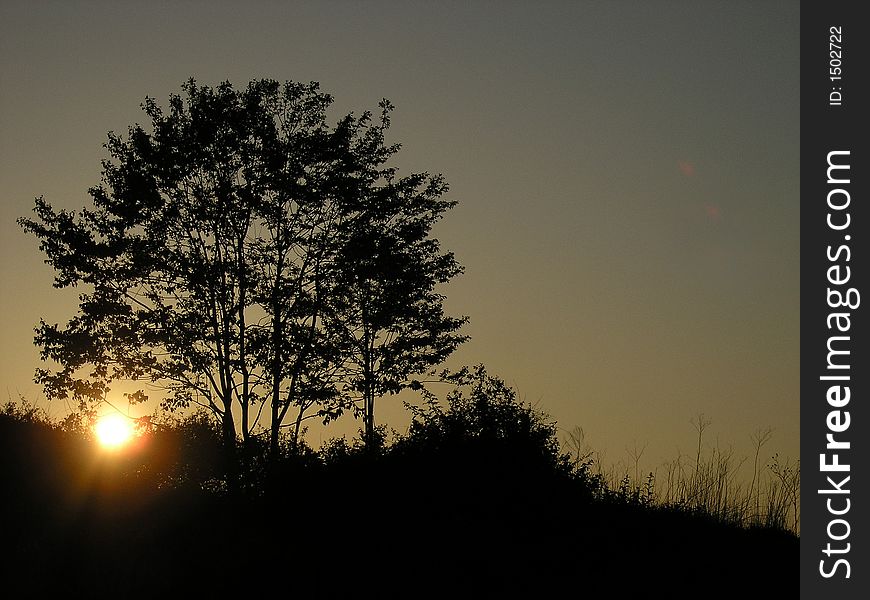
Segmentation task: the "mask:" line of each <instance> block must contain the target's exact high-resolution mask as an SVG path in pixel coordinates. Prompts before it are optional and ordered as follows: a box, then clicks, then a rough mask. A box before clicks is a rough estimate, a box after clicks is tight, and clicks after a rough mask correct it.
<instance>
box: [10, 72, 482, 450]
mask: <svg viewBox="0 0 870 600" xmlns="http://www.w3.org/2000/svg"><path fill="white" fill-rule="evenodd" d="M183 91H184V92H185V96H184V97H182V96H181V95H172V96H171V97H170V100H169V107H168V110H167V111H166V112H164V110H163V109H162V108H161V107H160V106H159V105H158V104H157V103H156V101H155V100H154V99H152V98H147V99H146V101H145V103H144V104H143V109H144V111H145V113H146V114H147V115H148V117H149V119H150V121H151V127H150V131H146V130H145V128H143V127H142V126H140V125H135V126H133V127H130V128H129V131H128V134H127V136H120V135H115V134H112V133H110V134H109V139H108V142H107V143H106V145H105V146H106V148H107V149H108V152H109V154H110V157H111V158H110V159H109V160H105V161H103V182H102V184H101V185H98V186H96V187H94V188H92V189H91V190H89V193H90V196H91V198H92V200H93V207H92V208H85V209H83V210H82V211H80V212H78V213H71V212H67V211H56V210H54V209H53V208H52V207H51V205H49V204H48V203H47V202H46V201H45V200H44V199H43V198H38V199H37V200H36V206H35V209H34V211H35V213H36V218H33V219H26V218H22V219H19V223H20V225H21V226H22V227H23V228H24V229H25V230H26V231H28V232H30V233H33V234H34V235H36V236H37V237H38V238H39V239H40V241H41V245H40V248H41V250H42V251H43V252H44V253H45V254H46V262H47V263H48V264H50V265H52V267H54V269H55V270H56V275H55V281H54V285H55V287H59V288H62V287H67V286H76V285H82V286H83V287H84V288H85V290H86V291H85V292H84V293H82V294H81V295H80V301H79V307H78V314H77V315H76V316H74V317H73V318H72V319H70V321H69V322H68V323H67V324H66V326H65V327H61V326H60V325H57V324H54V325H51V324H48V323H46V322H44V321H41V322H40V324H39V326H38V327H37V329H36V338H35V341H36V344H37V345H38V346H39V347H40V348H41V355H42V358H43V359H44V360H48V359H50V360H52V361H54V362H55V363H57V364H58V365H59V368H58V369H54V370H52V369H49V368H40V369H38V370H37V373H36V381H37V382H38V383H42V384H43V386H44V388H45V391H46V395H47V396H48V397H50V398H67V397H72V398H73V399H75V400H77V401H79V402H80V403H82V404H85V405H87V404H89V403H92V402H99V401H101V400H103V399H104V398H105V395H106V394H107V393H108V391H109V389H110V386H111V384H112V382H114V381H117V380H136V381H145V382H148V385H147V387H150V388H151V389H156V390H158V392H159V393H160V394H161V396H162V406H163V407H164V408H166V409H168V410H174V409H177V408H184V407H188V406H190V405H198V406H201V407H204V408H206V409H208V410H209V411H211V413H212V414H214V415H215V416H216V417H217V418H218V419H219V420H220V422H221V427H222V432H223V439H224V442H225V446H226V447H227V448H229V449H232V452H234V451H235V450H234V449H235V443H236V439H237V436H238V435H240V436H241V438H242V440H243V441H249V440H250V438H251V436H252V435H254V433H255V431H257V430H258V428H260V427H262V428H263V429H264V430H265V431H267V432H268V436H269V439H270V444H271V448H272V450H273V453H274V452H277V449H278V440H279V435H280V432H281V428H282V427H286V426H288V423H287V422H286V421H287V420H288V419H289V417H288V414H289V412H290V410H291V409H294V408H295V410H296V414H295V419H294V420H293V422H292V423H290V424H289V425H295V429H294V436H298V434H299V429H300V424H301V422H302V421H303V420H305V419H307V418H311V417H320V418H322V419H323V420H324V422H328V421H329V420H331V419H334V418H336V417H338V416H339V415H341V414H342V412H343V411H346V410H348V409H350V408H354V407H355V406H356V404H355V402H357V401H358V400H359V399H358V398H357V397H355V396H354V394H353V392H354V391H355V390H359V389H364V390H366V392H365V394H367V395H366V398H367V399H369V400H368V401H369V404H367V405H366V406H373V398H372V396H371V395H372V394H373V393H377V394H382V393H385V392H392V391H396V390H397V389H400V388H401V387H402V386H403V385H406V384H407V383H406V382H404V379H406V378H407V377H408V376H410V375H412V374H413V373H415V372H419V371H420V370H422V369H423V368H425V367H427V366H429V365H432V364H436V363H437V362H440V361H441V360H443V359H444V358H445V357H446V356H447V355H448V354H449V353H450V352H451V351H452V350H453V349H454V348H455V347H456V345H458V344H459V343H461V342H462V341H463V340H464V339H465V338H464V337H462V336H459V335H456V334H454V332H455V330H456V329H458V328H459V327H460V326H461V324H462V323H463V322H464V319H450V318H447V317H444V316H443V312H442V309H441V300H442V297H441V296H439V295H437V294H436V293H435V291H434V286H435V285H436V284H438V283H444V282H446V281H447V280H449V279H450V278H451V277H452V276H454V275H456V274H457V273H459V272H460V270H461V268H460V267H459V266H458V264H457V263H456V262H455V260H454V259H453V256H452V255H451V254H441V253H440V251H439V250H438V243H437V240H434V239H431V238H429V236H428V234H429V228H430V226H431V224H432V222H434V220H436V219H437V218H438V217H440V215H441V214H442V213H443V212H444V211H445V210H447V209H448V208H449V207H450V206H452V203H447V202H444V201H442V200H440V198H439V197H440V196H441V194H442V193H443V192H444V191H445V190H446V187H445V186H444V184H443V182H442V180H441V178H440V177H437V176H436V177H430V176H428V175H427V174H415V175H410V176H407V177H403V178H398V177H396V169H395V168H393V167H387V166H386V162H387V161H388V160H389V159H390V158H391V157H392V156H393V155H394V154H395V153H396V152H397V151H398V149H399V146H397V145H392V146H387V145H385V143H384V133H385V131H386V129H387V128H388V127H389V113H390V111H391V110H392V106H390V105H389V103H387V102H386V101H383V102H382V103H381V118H380V121H379V122H375V121H374V119H373V118H372V115H371V114H370V113H368V112H365V113H363V114H362V115H360V116H358V117H356V116H354V115H353V114H352V113H351V114H348V115H346V116H345V117H343V118H342V119H341V120H340V121H338V123H337V124H336V125H335V126H333V127H329V126H328V125H327V121H326V111H327V109H328V107H329V106H330V104H331V102H332V98H331V97H330V96H329V95H327V94H324V93H322V92H321V91H320V89H319V86H318V84H317V83H310V84H299V83H293V82H288V83H285V84H283V85H282V84H279V83H277V82H275V81H271V80H259V81H253V82H251V83H250V84H249V85H248V86H247V88H246V89H244V90H236V89H234V88H233V87H232V85H231V84H230V83H228V82H226V83H223V84H221V85H219V86H218V87H216V88H209V87H205V86H199V85H197V84H196V82H195V81H194V80H190V81H188V82H187V83H186V84H185V85H184V86H183ZM381 227H383V229H381ZM386 247H390V248H392V249H393V250H394V251H391V252H390V253H383V252H381V250H380V249H381V248H386ZM368 265H373V266H372V267H371V268H369V266H368ZM387 289H389V290H390V292H389V293H386V292H385V291H384V290H387ZM360 294H369V295H370V296H366V297H365V298H364V297H362V296H360ZM369 297H370V298H371V301H369V300H367V298H369ZM375 301H376V302H378V303H380V305H385V304H386V303H387V302H390V303H393V304H394V305H395V306H394V307H393V308H390V309H388V308H386V307H385V306H381V307H379V308H378V309H376V310H374V311H373V310H371V309H370V308H369V307H370V306H371V305H372V302H375ZM399 305H401V306H404V307H414V309H413V310H405V309H401V310H399V309H398V306H399ZM363 306H365V307H366V308H365V309H364V311H363V312H364V315H363V316H361V313H360V312H359V309H360V307H363ZM360 324H362V327H363V329H364V331H365V332H368V333H365V336H368V337H365V336H364V339H365V341H366V344H367V345H366V348H374V347H375V346H376V345H377V344H378V342H377V341H376V340H381V342H380V343H381V346H382V347H389V348H390V351H389V352H388V351H386V350H384V351H382V352H381V353H380V354H379V355H378V358H377V359H376V362H375V361H373V360H369V359H371V356H370V357H369V359H367V360H369V362H368V363H367V365H368V367H367V369H368V370H367V371H366V375H365V378H364V380H365V381H367V382H368V383H366V384H360V383H359V381H360V380H359V376H358V374H357V372H356V371H355V370H354V365H355V364H356V363H357V362H358V361H357V360H356V356H357V354H358V352H357V347H355V346H354V345H353V344H351V343H350V338H351V337H353V335H355V334H356V333H357V331H358V326H360ZM383 332H388V340H386V341H385V340H384V339H383V338H382V337H378V336H381V334H382V333H383ZM369 355H372V352H369ZM393 356H395V357H400V358H387V357H393ZM375 373H378V374H379V378H378V377H376V376H375ZM144 387H146V386H143V389H141V390H139V391H137V392H135V393H133V394H130V395H129V397H130V400H131V401H144V400H145V399H147V394H146V391H145V389H144ZM312 410H313V412H312ZM366 414H367V415H370V414H371V410H369V412H367V413H366ZM264 419H267V420H268V425H267V426H264V425H262V423H261V421H263V420H264ZM367 422H368V421H367ZM231 462H232V461H231Z"/></svg>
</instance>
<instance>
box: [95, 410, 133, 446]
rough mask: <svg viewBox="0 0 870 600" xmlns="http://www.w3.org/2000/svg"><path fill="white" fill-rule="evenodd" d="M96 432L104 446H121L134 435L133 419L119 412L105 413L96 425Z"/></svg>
mask: <svg viewBox="0 0 870 600" xmlns="http://www.w3.org/2000/svg"><path fill="white" fill-rule="evenodd" d="M94 432H95V433H96V434H97V440H98V441H99V442H100V445H101V446H103V447H104V448H109V449H115V448H120V447H121V446H124V445H125V444H127V442H129V441H130V439H131V438H132V437H133V421H132V420H130V419H128V418H127V417H124V416H121V415H119V414H111V415H105V416H102V417H100V418H99V420H98V421H97V424H96V425H94Z"/></svg>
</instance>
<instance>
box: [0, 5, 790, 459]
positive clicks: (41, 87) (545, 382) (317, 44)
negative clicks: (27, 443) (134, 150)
mask: <svg viewBox="0 0 870 600" xmlns="http://www.w3.org/2000/svg"><path fill="white" fill-rule="evenodd" d="M798 43H799V6H798V3H797V2H775V1H760V2H738V1H734V2H703V1H680V2H666V1H660V2H643V1H637V2H629V1H615V2H556V1H549V2H444V3H423V2H419V3H417V2H401V3H400V2H367V3H354V2H349V1H348V2H318V3H314V2H311V3H305V2H277V1H276V2H263V1H261V2H244V3H243V2H228V1H225V2H198V1H185V2H149V3H144V2H125V1H119V2H97V1H84V0H82V1H79V2H52V1H43V2H19V1H17V0H0V182H2V186H0V281H2V287H0V331H2V342H3V343H2V344H0V386H2V387H0V393H3V394H4V396H5V397H4V398H3V399H2V400H3V401H5V400H6V399H7V398H11V399H15V398H18V397H19V396H22V395H23V396H24V397H26V398H28V399H29V400H31V401H35V402H37V403H40V404H41V405H44V406H46V407H47V408H48V409H49V412H50V413H51V414H53V415H58V414H61V413H62V412H63V406H61V405H58V404H57V403H53V404H48V403H46V402H45V400H44V398H42V396H41V392H40V390H39V388H38V387H37V386H36V385H35V384H34V383H32V376H33V371H34V369H35V368H36V366H37V365H38V361H39V357H38V351H37V349H36V348H35V347H34V346H33V327H34V325H36V324H37V322H38V321H39V319H40V318H45V319H46V320H47V321H49V322H63V321H65V320H66V319H68V318H69V317H71V316H72V315H73V314H74V311H75V307H76V292H75V290H72V291H70V290H64V291H58V290H54V289H53V288H52V287H51V281H52V271H51V269H50V268H49V267H48V266H46V265H44V264H43V263H42V260H43V256H42V255H41V253H40V252H39V250H38V242H37V240H36V239H35V238H32V237H29V236H27V235H26V234H24V233H23V232H22V231H21V230H20V228H19V227H18V226H17V224H16V223H15V219H16V218H18V217H21V216H27V215H29V214H30V211H31V209H32V206H33V199H34V197H36V196H40V195H44V196H45V198H46V200H47V201H49V202H50V203H51V204H52V205H54V206H55V207H60V208H67V209H79V208H81V207H83V206H86V205H87V204H88V202H89V197H88V195H87V193H86V191H87V189H88V188H89V187H91V186H93V185H95V184H97V183H99V181H100V170H101V167H100V160H101V159H103V158H105V157H106V153H105V151H104V149H103V148H102V144H103V142H104V141H105V140H106V133H107V132H108V131H116V132H123V131H126V128H127V127H128V126H129V125H131V124H133V123H137V122H140V123H146V121H147V118H146V116H145V115H144V113H142V111H141V109H140V104H141V102H142V101H143V100H144V98H145V97H146V96H151V97H155V98H157V99H158V101H160V102H162V103H165V102H166V100H167V98H168V96H169V94H171V93H177V92H179V91H180V85H181V83H182V82H184V81H185V80H187V79H188V78H190V77H193V78H195V79H196V80H197V81H198V82H200V83H202V84H205V85H216V84H218V83H220V82H221V81H224V80H229V81H231V82H232V83H233V84H235V85H236V86H237V87H244V86H245V85H246V84H247V83H248V82H249V81H250V80H252V79H256V78H262V77H268V78H272V79H277V80H279V81H285V80H294V81H302V82H307V81H319V82H320V84H321V87H322V89H323V90H324V91H326V92H329V93H331V94H332V95H333V96H334V97H335V104H334V106H333V109H334V110H333V112H332V113H331V115H332V116H333V117H334V120H338V118H339V117H340V116H341V115H343V114H345V113H346V112H348V111H351V110H353V111H355V112H357V113H359V112H361V111H363V110H366V109H377V104H378V101H379V100H380V99H381V98H388V99H389V100H390V101H391V102H392V103H393V104H394V105H395V106H396V110H395V112H394V113H393V118H392V128H391V130H390V131H391V133H390V137H389V141H393V142H400V143H402V146H403V148H402V150H401V151H400V152H399V154H398V155H397V156H396V157H395V159H394V163H393V164H394V165H395V166H398V167H399V168H400V172H401V173H409V172H412V171H430V172H433V173H443V174H444V176H445V178H446V180H447V181H448V182H449V184H450V192H449V194H448V196H447V198H449V199H451V200H456V201H458V202H459V204H458V206H457V207H456V208H455V209H453V210H452V211H450V212H449V213H448V214H447V215H446V217H445V219H444V220H443V222H442V223H440V224H439V225H438V227H437V229H436V231H435V235H436V237H438V239H439V240H441V243H442V247H443V248H444V249H446V250H451V251H453V252H454V253H455V254H456V257H457V259H458V260H459V262H460V263H461V264H462V265H464V267H465V273H464V274H463V275H462V276H461V277H459V278H457V279H456V280H454V281H453V282H451V283H450V284H449V285H448V286H447V287H445V288H444V290H443V291H444V293H445V294H446V295H447V301H446V307H447V310H448V312H449V313H450V314H455V315H460V314H462V315H468V316H469V317H470V322H469V324H468V325H467V327H466V329H465V331H466V333H467V334H468V335H470V336H471V341H469V342H468V343H466V344H465V345H464V346H462V347H461V348H460V349H459V350H458V351H457V352H456V353H455V354H454V356H453V357H452V358H451V360H450V362H449V365H450V366H459V365H461V364H476V363H480V362H482V363H485V364H486V365H487V367H488V370H489V371H490V372H491V373H492V374H496V375H498V376H500V377H502V378H503V379H505V380H506V381H507V382H508V383H509V384H511V385H512V386H514V387H515V388H516V389H517V391H518V393H519V395H520V397H521V398H523V399H525V400H526V401H528V402H531V403H532V404H534V405H535V406H536V407H538V408H539V409H541V410H544V411H546V412H547V413H548V414H550V415H551V416H552V417H553V418H554V419H555V420H556V421H557V422H558V425H559V427H560V428H561V429H562V431H563V432H564V431H566V430H570V429H572V428H573V427H575V426H579V427H582V428H583V429H584V431H585V432H586V441H587V442H588V443H589V444H590V445H591V446H592V447H593V448H594V449H595V450H597V451H599V452H601V453H602V454H603V455H604V457H605V460H610V461H611V462H617V461H620V460H626V459H627V457H628V455H629V453H630V451H631V450H632V449H633V450H636V449H644V454H643V456H642V459H641V467H642V468H644V469H646V470H653V469H655V468H656V467H657V465H659V464H660V463H661V462H663V461H665V460H670V459H673V458H675V457H676V455H677V453H678V452H681V453H684V454H685V453H689V452H691V451H692V449H693V447H694V444H695V443H696V435H697V434H696V432H695V430H694V429H693V426H692V424H691V421H692V420H693V419H697V417H698V415H699V414H701V413H703V415H704V418H705V419H709V420H710V421H711V425H710V427H709V428H708V429H707V431H706V433H705V435H706V436H707V437H706V441H707V442H709V443H710V444H717V443H718V445H719V446H720V447H722V448H727V447H733V448H734V450H735V451H736V453H737V454H742V455H748V454H749V453H750V452H751V449H752V445H751V444H752V443H751V435H752V434H753V433H754V432H756V431H758V430H759V429H763V428H767V427H772V428H773V430H774V434H773V438H772V440H771V441H770V442H769V444H768V445H767V446H765V450H766V453H767V454H768V455H772V454H773V453H774V452H778V453H779V454H780V456H787V457H791V458H793V459H796V458H797V457H798V455H799V423H800V419H799V404H800V391H799V381H798V379H799V349H800V348H799V346H800V332H799V310H800V295H799V282H800V274H799V264H800V263H799V259H800V253H799V241H800V238H799V224H800V213H799V150H800V146H799V109H800V99H799V48H798ZM376 418H377V419H378V421H386V422H388V423H389V424H393V425H395V427H396V428H397V429H401V428H402V427H403V424H404V423H406V421H407V415H406V414H405V413H404V412H403V409H402V408H401V406H400V403H398V402H395V401H391V400H389V399H387V400H384V401H381V402H380V403H379V404H378V408H377V411H376ZM359 425H360V423H357V424H349V425H347V424H346V425H342V426H338V427H336V428H335V429H334V430H328V431H327V432H325V433H324V432H312V433H311V434H310V437H309V441H310V442H312V443H314V444H315V445H316V444H317V443H318V441H319V440H320V439H326V438H328V437H330V436H331V435H333V434H338V433H343V432H344V431H350V429H352V428H354V427H356V426H359ZM341 427H345V429H344V430H343V429H341Z"/></svg>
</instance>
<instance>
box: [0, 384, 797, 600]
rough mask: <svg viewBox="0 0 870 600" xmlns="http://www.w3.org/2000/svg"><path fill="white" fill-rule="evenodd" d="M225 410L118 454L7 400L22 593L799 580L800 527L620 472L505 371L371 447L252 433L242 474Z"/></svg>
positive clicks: (7, 568)
mask: <svg viewBox="0 0 870 600" xmlns="http://www.w3.org/2000/svg"><path fill="white" fill-rule="evenodd" d="M220 436H221V433H220V430H219V428H215V427H213V426H212V425H211V422H210V421H209V420H207V419H203V418H201V417H197V416H194V417H190V418H187V419H180V420H175V421H172V422H166V423H163V424H162V425H155V426H153V427H152V428H151V429H150V431H146V432H144V433H143V435H142V436H141V437H140V438H139V440H138V442H137V444H136V446H135V447H131V448H128V449H127V450H126V451H124V452H119V453H115V454H107V453H105V452H103V451H101V450H100V449H98V448H96V447H95V444H94V443H93V442H92V441H90V440H89V439H88V437H87V435H85V433H84V432H83V431H81V430H76V429H75V428H72V427H69V424H67V426H62V425H60V424H56V423H52V422H50V421H48V420H47V419H45V418H43V417H41V416H40V415H39V413H38V412H37V411H33V410H29V411H28V410H23V409H21V408H19V407H16V406H13V405H8V406H7V407H6V409H5V410H4V411H3V413H2V415H0V478H2V482H3V487H4V493H3V500H2V502H3V505H2V511H0V514H2V519H3V522H2V527H3V532H4V535H3V546H4V549H5V550H6V552H5V554H6V556H7V559H6V560H5V561H4V563H3V570H4V574H3V587H4V589H6V590H10V591H14V594H15V597H18V596H25V597H26V596H31V597H46V596H47V595H49V594H64V595H72V596H74V597H75V596H82V597H85V596H86V597H93V598H97V597H107V598H108V597H113V598H119V597H124V598H128V597H154V596H155V595H158V594H172V596H173V597H176V596H186V595H192V596H196V597H201V596H205V595H207V594H218V593H220V594H221V595H223V594H225V593H228V592H237V593H244V594H246V595H252V594H255V593H265V592H267V591H268V592H270V593H278V594H281V595H288V596H296V595H299V594H302V595H303V596H304V597H322V598H333V597H334V598H346V597H362V598H384V597H386V598H426V597H443V596H452V597H459V598H488V597H509V598H546V597H556V596H557V595H563V594H566V593H570V594H572V595H573V596H577V597H586V596H590V595H596V596H598V595H607V596H612V597H616V598H623V597H630V596H633V595H640V594H650V593H653V592H655V593H656V594H666V595H668V596H669V597H690V596H691V597H698V596H699V595H700V596H704V597H720V596H723V597H724V596H727V595H733V594H735V593H744V594H745V593H749V594H751V595H752V596H753V597H756V596H760V595H762V594H766V593H776V594H777V595H778V596H779V595H782V596H788V595H791V593H794V592H796V591H797V585H798V577H797V565H798V561H797V558H798V538H797V537H796V536H795V535H794V534H792V533H789V532H787V531H784V530H782V529H778V528H772V527H768V528H758V527H756V528H745V527H737V526H734V525H728V524H725V523H722V522H721V521H719V520H717V519H715V518H713V517H711V516H709V515H704V514H696V513H695V512H693V511H687V510H681V509H679V508H677V507H673V506H672V507H660V506H654V505H651V504H648V503H644V502H642V501H639V500H638V498H637V497H636V496H632V495H631V494H628V495H626V494H619V493H618V492H617V491H616V490H610V489H608V488H607V486H606V484H605V483H604V482H603V481H602V480H601V478H600V477H598V476H596V475H594V474H593V473H591V471H590V470H589V468H588V466H589V465H588V463H577V462H576V461H571V460H570V459H569V458H568V457H567V455H565V454H562V453H561V451H560V448H559V446H558V443H557V442H556V439H555V428H554V426H553V425H552V424H550V423H549V422H548V421H546V419H545V418H543V416H542V415H540V414H539V413H537V412H535V411H534V410H532V409H531V408H529V407H525V406H523V405H521V404H519V403H517V402H516V400H515V398H514V397H513V396H512V395H511V393H510V391H509V390H507V389H506V388H503V387H499V386H498V384H497V382H496V381H495V380H488V379H486V378H485V377H484V378H483V379H479V380H478V382H477V385H476V386H475V387H473V388H472V390H471V391H470V393H468V394H461V393H457V394H454V395H452V396H451V397H449V398H448V402H447V406H446V407H445V406H442V405H439V404H437V403H435V402H434V401H433V402H431V403H430V404H429V405H428V407H426V408H424V409H417V410H416V411H415V418H414V421H413V423H412V426H411V428H410V429H409V432H408V434H407V435H404V436H398V438H397V439H395V440H394V441H392V442H391V443H386V441H385V438H386V435H385V431H384V430H383V429H380V430H379V440H380V444H379V446H378V448H377V449H373V447H372V445H371V444H365V443H364V442H363V441H362V439H360V440H355V441H351V442H348V441H346V440H344V439H340V440H333V441H332V442H331V443H329V444H326V445H324V447H323V448H321V449H320V450H318V451H314V450H313V449H310V448H307V447H305V446H300V445H298V444H297V445H296V446H292V445H290V444H287V445H285V446H284V447H283V450H282V455H281V459H280V460H279V461H277V462H274V461H273V462H269V461H267V460H266V459H265V457H266V455H267V454H268V448H267V444H263V447H262V448H259V447H249V448H247V451H246V452H245V453H244V456H245V458H244V460H245V461H246V466H245V469H243V472H244V473H246V479H245V485H244V486H242V489H241V490H240V491H238V492H234V493H230V492H229V491H228V488H227V486H226V484H225V473H224V472H223V471H222V470H221V469H222V464H223V463H222V462H221V461H222V459H221V457H222V454H221V452H220V443H221V437H220Z"/></svg>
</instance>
